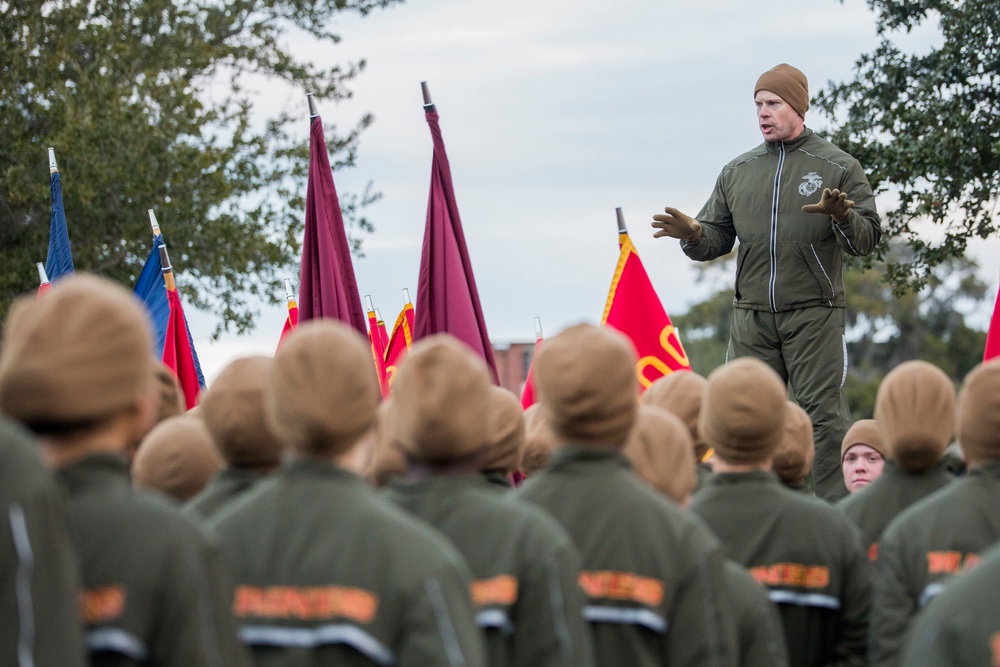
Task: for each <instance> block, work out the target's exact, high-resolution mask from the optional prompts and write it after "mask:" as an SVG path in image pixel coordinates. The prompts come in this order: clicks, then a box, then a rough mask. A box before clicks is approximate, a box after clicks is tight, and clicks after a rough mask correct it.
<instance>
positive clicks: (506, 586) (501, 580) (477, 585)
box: [469, 574, 517, 607]
mask: <svg viewBox="0 0 1000 667" xmlns="http://www.w3.org/2000/svg"><path fill="white" fill-rule="evenodd" d="M469 588H470V591H471V593H472V604H473V606H475V607H487V606H489V605H512V604H514V603H515V602H517V579H515V578H514V577H512V576H510V575H509V574H499V575H497V576H495V577H493V578H491V579H477V580H476V581H473V582H472V585H471V586H470V587H469Z"/></svg>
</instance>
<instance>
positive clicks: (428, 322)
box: [413, 90, 499, 382]
mask: <svg viewBox="0 0 1000 667" xmlns="http://www.w3.org/2000/svg"><path fill="white" fill-rule="evenodd" d="M424 99H425V101H426V102H427V104H425V105H424V109H425V116H426V118H427V124H428V125H429V126H430V129H431V138H432V139H433V141H434V158H433V162H432V166H431V190H430V197H429V199H428V202H427V225H426V227H425V228H424V244H423V251H422V255H421V258H420V281H419V283H418V286H417V303H419V304H420V308H419V310H418V311H417V313H416V315H417V317H416V325H415V327H414V332H413V334H414V339H415V340H420V339H421V338H423V337H425V336H429V335H431V334H435V333H449V334H451V335H452V336H455V337H456V338H458V339H459V340H461V341H463V342H464V343H465V344H466V345H468V346H469V347H470V348H472V350H473V351H474V352H476V353H477V354H479V355H480V356H481V357H482V358H483V359H484V360H485V361H486V364H487V365H488V366H489V368H490V372H491V373H492V374H493V381H494V382H497V378H498V377H499V376H498V374H497V367H496V361H495V360H494V359H493V346H492V345H491V344H490V337H489V335H488V334H487V333H486V321H485V320H484V319H483V312H482V308H481V306H480V305H479V292H478V290H477V289H476V280H475V277H474V276H473V275H472V262H471V261H470V260H469V251H468V249H467V248H466V245H465V234H464V233H463V232H462V221H461V219H460V218H459V215H458V204H457V202H456V201H455V191H454V187H453V186H452V180H451V167H450V166H449V165H448V156H447V154H446V153H445V150H444V140H443V139H442V138H441V128H440V126H439V125H438V114H437V111H436V110H435V109H434V105H433V104H430V102H429V99H428V96H427V94H426V90H425V96H424Z"/></svg>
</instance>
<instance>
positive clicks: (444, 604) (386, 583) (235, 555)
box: [208, 459, 486, 667]
mask: <svg viewBox="0 0 1000 667" xmlns="http://www.w3.org/2000/svg"><path fill="white" fill-rule="evenodd" d="M208 526H209V527H210V528H211V529H212V530H213V531H215V532H216V533H217V534H218V536H219V538H220V540H221V542H222V545H223V549H224V551H225V553H226V557H227V562H228V564H229V566H230V571H231V572H232V579H233V581H234V582H235V584H236V588H235V594H234V596H233V597H234V599H233V611H234V614H235V616H236V617H237V622H238V623H239V625H240V631H239V632H240V638H241V639H242V640H243V642H244V643H245V644H247V645H248V646H250V648H251V650H252V653H253V658H254V663H255V664H256V665H257V667H277V666H281V667H291V666H297V665H310V666H311V665H341V666H351V665H358V666H361V665H365V666H366V667H370V666H371V665H399V666H400V667H411V666H413V667H415V666H417V665H436V666H437V665H440V666H442V667H457V666H459V665H465V666H467V667H481V666H482V665H485V664H486V662H485V655H484V648H483V637H482V632H481V631H480V630H479V628H478V627H476V624H475V620H474V616H473V612H472V605H471V602H470V599H469V585H470V583H471V577H470V575H469V572H468V568H467V567H466V565H465V563H464V562H463V561H462V558H461V556H460V555H459V554H458V553H457V552H456V551H455V549H454V547H452V546H451V545H450V544H449V543H448V541H447V540H446V539H445V538H444V536H442V535H441V534H440V533H438V532H437V531H436V530H434V529H432V528H431V527H430V526H427V525H426V524H424V523H423V522H422V521H415V520H414V519H413V517H412V516H410V515H408V514H405V513H404V512H403V511H402V510H400V509H399V508H397V507H395V506H393V505H392V504H391V503H390V502H388V501H387V500H385V499H384V498H381V497H379V496H378V495H377V494H376V493H375V492H374V491H373V490H372V489H370V488H369V487H368V485H367V484H366V483H365V482H364V480H362V479H361V478H360V477H358V476H356V475H354V474H353V473H350V472H348V471H347V470H344V469H342V468H339V467H337V466H335V465H333V464H332V463H326V462H322V461H318V460H308V459H297V460H293V461H291V462H290V463H288V464H286V465H285V467H283V468H282V469H281V470H279V471H278V472H277V473H275V474H274V475H273V476H272V477H271V478H270V479H268V480H266V481H264V482H262V483H260V484H259V485H257V487H256V488H254V489H253V490H251V491H250V492H249V493H247V494H244V495H243V497H242V498H240V499H238V500H236V501H234V502H233V503H231V504H229V505H227V506H226V507H225V508H223V509H222V511H220V512H219V513H218V514H216V515H215V516H213V517H212V518H211V519H209V521H208Z"/></svg>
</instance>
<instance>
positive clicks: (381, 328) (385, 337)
mask: <svg viewBox="0 0 1000 667" xmlns="http://www.w3.org/2000/svg"><path fill="white" fill-rule="evenodd" d="M375 319H376V320H378V336H379V338H381V339H382V349H383V350H385V348H386V347H387V346H388V345H389V332H388V331H386V330H385V320H383V319H382V313H381V312H379V309H378V308H376V309H375Z"/></svg>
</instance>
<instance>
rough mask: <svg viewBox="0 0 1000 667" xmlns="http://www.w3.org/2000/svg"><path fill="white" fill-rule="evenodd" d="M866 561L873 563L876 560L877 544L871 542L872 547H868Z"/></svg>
mask: <svg viewBox="0 0 1000 667" xmlns="http://www.w3.org/2000/svg"><path fill="white" fill-rule="evenodd" d="M868 560H870V561H871V562H873V563H874V562H875V561H877V560H878V542H872V545H871V546H870V547H868Z"/></svg>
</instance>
